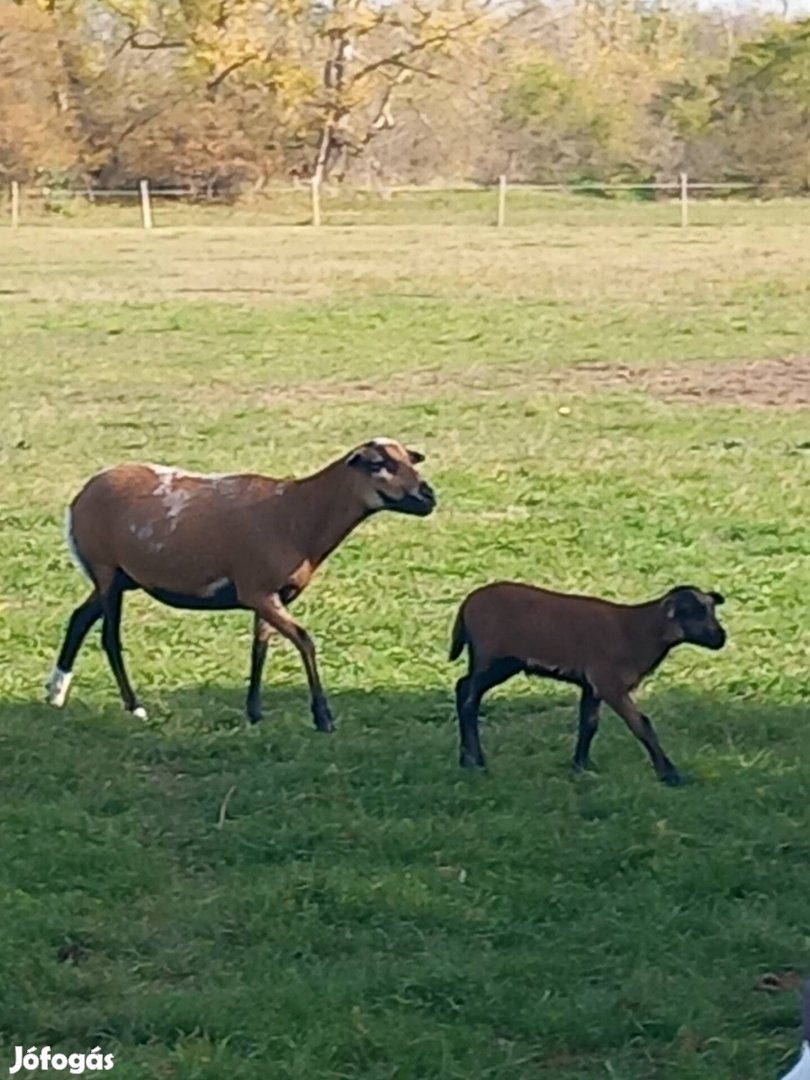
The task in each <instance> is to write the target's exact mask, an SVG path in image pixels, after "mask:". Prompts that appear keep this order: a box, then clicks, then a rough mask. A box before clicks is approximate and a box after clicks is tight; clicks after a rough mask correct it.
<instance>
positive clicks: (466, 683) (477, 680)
mask: <svg viewBox="0 0 810 1080" xmlns="http://www.w3.org/2000/svg"><path fill="white" fill-rule="evenodd" d="M522 666H523V665H522V664H521V663H520V662H519V661H517V660H512V659H502V660H493V661H492V662H491V663H490V664H489V665H488V666H487V667H486V668H481V669H479V670H475V669H473V670H472V671H471V672H470V673H469V674H468V675H465V676H464V678H463V679H459V680H458V682H457V683H456V711H457V712H458V725H459V736H460V746H459V765H461V766H462V768H483V767H484V766H485V765H486V761H485V759H484V752H483V750H482V749H481V739H480V736H479V734H478V710H479V708H480V706H481V698H482V697H483V696H484V694H486V693H487V691H489V690H492V689H493V687H495V686H499V685H500V684H501V683H503V682H506V680H507V679H511V678H512V676H513V675H516V674H517V673H518V672H519V671H520V670H521V668H522Z"/></svg>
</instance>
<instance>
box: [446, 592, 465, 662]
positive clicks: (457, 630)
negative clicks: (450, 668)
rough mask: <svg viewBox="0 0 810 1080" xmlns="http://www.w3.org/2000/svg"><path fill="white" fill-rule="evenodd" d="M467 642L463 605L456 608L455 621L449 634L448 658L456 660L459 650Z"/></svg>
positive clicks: (459, 653) (459, 654)
mask: <svg viewBox="0 0 810 1080" xmlns="http://www.w3.org/2000/svg"><path fill="white" fill-rule="evenodd" d="M466 644H467V628H466V627H465V626H464V605H463V604H462V606H461V607H460V608H459V609H458V614H457V615H456V621H455V622H454V623H453V631H452V634H451V636H450V659H451V660H458V658H459V657H460V656H461V650H462V649H463V648H464V646H465V645H466Z"/></svg>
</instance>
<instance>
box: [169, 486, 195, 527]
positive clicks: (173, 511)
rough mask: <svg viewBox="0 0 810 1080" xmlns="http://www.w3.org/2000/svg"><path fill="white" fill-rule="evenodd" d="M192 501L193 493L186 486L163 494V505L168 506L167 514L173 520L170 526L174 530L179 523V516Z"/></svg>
mask: <svg viewBox="0 0 810 1080" xmlns="http://www.w3.org/2000/svg"><path fill="white" fill-rule="evenodd" d="M190 502H191V495H190V493H189V492H188V491H186V490H185V489H184V488H177V489H176V490H171V491H167V492H166V493H165V495H164V496H163V505H164V506H165V507H166V516H167V517H168V519H169V521H170V522H171V524H170V526H169V528H170V529H171V530H172V531H174V529H175V527H176V525H177V518H179V517H180V515H181V514H182V513H183V510H184V509H185V508H186V506H187V505H188V503H190Z"/></svg>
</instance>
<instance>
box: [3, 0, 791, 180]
mask: <svg viewBox="0 0 810 1080" xmlns="http://www.w3.org/2000/svg"><path fill="white" fill-rule="evenodd" d="M683 170H685V171H688V172H689V174H690V176H691V177H693V178H695V179H704V180H723V181H737V182H749V183H752V184H755V185H757V186H758V187H759V188H760V189H764V190H768V189H769V188H771V189H774V190H776V189H778V190H781V191H786V192H792V193H800V192H806V191H808V189H810V19H807V18H797V19H791V18H790V17H789V16H788V14H787V13H785V14H783V15H782V16H778V17H777V16H774V15H768V14H765V13H763V12H761V11H760V10H758V9H757V8H755V7H751V8H750V9H748V10H745V9H740V8H739V7H738V8H736V9H735V10H734V11H733V12H730V11H728V10H725V9H722V8H709V9H697V8H696V7H694V6H693V5H692V4H691V3H687V2H686V0H673V2H668V0H557V2H555V3H549V4H546V3H542V2H540V0H0V179H3V180H6V181H7V180H9V179H17V180H19V181H22V182H39V183H47V184H59V183H63V184H71V185H75V184H80V183H87V184H92V185H95V186H100V187H106V188H116V187H132V186H134V185H135V184H136V183H137V181H138V179H140V178H142V177H144V178H147V179H149V180H150V181H151V182H152V183H153V184H154V185H157V186H182V187H191V188H193V189H194V190H196V191H199V192H201V193H205V192H207V193H216V194H218V195H225V196H233V197H236V196H238V195H240V194H243V193H245V192H246V191H251V190H254V191H255V190H258V189H261V188H262V187H263V186H264V185H268V184H272V183H273V182H277V181H287V182H288V181H289V179H290V178H291V177H301V178H304V177H311V176H313V175H315V176H317V177H319V178H320V179H332V180H335V181H340V180H343V179H346V180H348V181H352V182H358V181H360V182H371V183H376V182H379V183H383V184H384V183H394V182H400V183H402V182H427V181H431V180H435V179H443V180H460V179H469V180H480V181H491V180H492V179H494V178H495V177H496V176H498V175H499V174H501V173H507V174H508V175H510V176H511V177H513V178H514V179H517V180H527V181H536V182H565V183H575V182H578V181H588V180H591V181H623V182H628V183H637V182H638V183H641V182H645V181H655V180H658V179H662V178H663V179H667V180H670V179H672V177H673V176H674V175H675V174H677V173H678V172H679V171H683Z"/></svg>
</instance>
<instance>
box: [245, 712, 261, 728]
mask: <svg viewBox="0 0 810 1080" xmlns="http://www.w3.org/2000/svg"><path fill="white" fill-rule="evenodd" d="M261 718H262V710H261V709H247V711H246V712H245V720H246V722H247V726H248V727H253V726H254V725H255V724H258V723H259V722H260V720H261Z"/></svg>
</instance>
